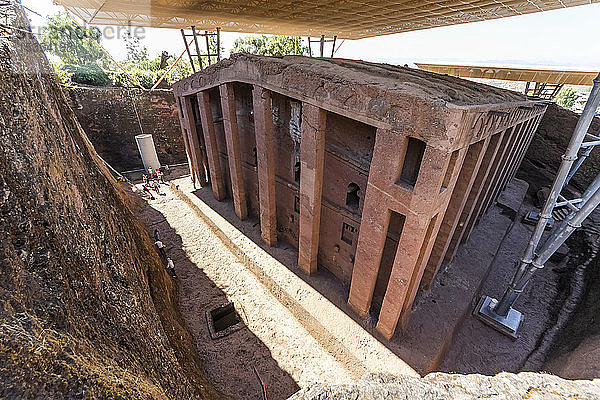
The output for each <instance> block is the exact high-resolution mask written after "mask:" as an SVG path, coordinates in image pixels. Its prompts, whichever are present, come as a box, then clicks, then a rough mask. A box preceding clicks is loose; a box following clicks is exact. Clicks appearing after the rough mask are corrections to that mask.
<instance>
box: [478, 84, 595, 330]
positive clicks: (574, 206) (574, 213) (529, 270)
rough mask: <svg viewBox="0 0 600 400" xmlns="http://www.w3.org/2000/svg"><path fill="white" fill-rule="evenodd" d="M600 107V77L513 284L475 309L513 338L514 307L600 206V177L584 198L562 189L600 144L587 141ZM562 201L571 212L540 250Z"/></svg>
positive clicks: (517, 315) (516, 318)
mask: <svg viewBox="0 0 600 400" xmlns="http://www.w3.org/2000/svg"><path fill="white" fill-rule="evenodd" d="M599 105H600V74H598V76H597V77H596V79H594V86H593V88H592V91H591V93H590V96H589V98H588V100H587V102H586V105H585V108H584V110H583V113H582V114H581V116H580V117H579V120H578V121H577V126H576V127H575V131H574V132H573V136H572V137H571V141H570V142H569V145H568V147H567V150H566V151H565V154H564V155H563V156H562V163H561V165H560V168H559V170H558V173H557V176H556V179H555V180H554V183H553V185H552V189H551V190H550V194H549V196H548V199H547V200H546V203H545V205H544V208H543V209H542V212H541V214H540V219H539V220H538V222H537V225H536V227H535V229H534V231H533V234H532V236H531V239H530V241H529V244H528V246H527V249H526V250H525V253H524V255H523V258H522V259H521V261H520V263H519V267H518V269H517V271H516V273H515V275H514V277H513V279H512V281H511V283H510V284H509V285H508V287H507V288H506V290H505V291H504V294H503V296H502V298H501V299H500V301H497V300H496V299H493V298H491V297H490V296H483V297H482V298H481V299H480V301H479V303H478V305H477V308H476V309H475V313H474V314H475V316H476V317H477V318H478V319H480V320H481V321H483V322H484V323H486V324H488V325H490V326H492V327H493V328H495V329H497V330H499V331H500V332H502V333H504V334H506V335H508V336H511V337H513V338H516V337H517V330H518V328H519V325H520V323H521V319H522V314H521V313H520V312H519V311H517V310H515V309H514V308H513V306H514V304H515V302H516V301H517V299H518V298H519V295H520V294H521V293H523V290H524V289H525V287H526V286H527V283H528V282H529V281H530V280H531V277H532V276H533V275H534V273H535V271H537V270H538V269H542V268H544V264H545V263H546V262H547V261H548V259H549V258H550V256H552V254H554V252H555V251H556V250H557V249H558V248H559V247H560V246H561V245H562V244H563V243H564V242H565V241H566V240H567V239H568V238H569V236H570V235H571V234H572V233H573V231H575V229H577V228H578V227H580V226H581V223H582V222H583V221H584V220H585V219H586V218H587V217H588V216H589V215H590V213H591V212H592V211H593V210H594V209H595V208H596V207H597V206H598V204H599V203H600V190H599V189H600V174H598V176H597V177H596V178H595V179H594V181H593V182H592V184H591V185H590V186H589V187H588V189H587V190H586V191H585V193H584V194H583V196H582V198H581V199H575V200H567V199H566V198H564V197H563V196H561V191H562V189H563V188H564V187H565V186H566V184H567V183H568V181H569V180H570V179H571V177H572V176H573V174H574V173H575V171H576V170H577V169H578V168H579V167H580V166H581V164H582V163H583V161H584V160H585V158H586V157H587V156H588V155H589V151H588V150H589V149H591V148H592V147H593V146H596V145H598V144H600V141H591V142H584V140H585V138H586V137H587V136H591V137H592V138H593V139H596V138H597V137H596V136H594V135H590V134H589V133H588V130H589V127H590V124H591V123H592V120H593V118H594V116H595V115H596V110H597V109H598V106H599ZM582 148H585V149H586V150H585V151H584V153H583V154H582V155H581V156H579V151H580V149H582ZM590 151H591V150H590ZM575 162H577V163H575ZM559 199H560V200H562V203H564V204H566V205H568V206H569V209H570V210H571V211H570V213H569V215H568V216H567V218H565V219H564V220H563V221H562V222H561V223H560V224H558V225H557V226H556V227H555V228H554V230H553V232H552V234H551V235H550V237H549V238H548V239H547V240H546V242H545V243H544V244H543V245H542V246H541V248H539V249H538V246H539V244H540V240H541V238H542V234H543V233H544V229H545V228H546V224H547V223H548V221H549V220H550V218H551V217H552V211H553V210H554V208H555V207H556V205H557V202H558V200H559ZM565 201H566V203H565Z"/></svg>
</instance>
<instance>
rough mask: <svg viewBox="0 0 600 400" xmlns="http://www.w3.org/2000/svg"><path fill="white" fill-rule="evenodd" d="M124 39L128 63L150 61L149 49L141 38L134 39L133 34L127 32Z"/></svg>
mask: <svg viewBox="0 0 600 400" xmlns="http://www.w3.org/2000/svg"><path fill="white" fill-rule="evenodd" d="M123 38H124V40H125V47H126V48H127V61H135V62H139V61H144V60H147V59H148V49H147V48H146V46H144V45H142V43H141V42H140V39H139V38H137V37H134V36H133V35H132V34H131V32H126V33H125V35H124V37H123Z"/></svg>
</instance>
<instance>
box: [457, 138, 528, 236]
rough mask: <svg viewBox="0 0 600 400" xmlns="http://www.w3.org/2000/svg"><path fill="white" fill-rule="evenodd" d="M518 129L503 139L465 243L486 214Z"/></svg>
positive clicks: (470, 221) (466, 228) (478, 200)
mask: <svg viewBox="0 0 600 400" xmlns="http://www.w3.org/2000/svg"><path fill="white" fill-rule="evenodd" d="M517 129H518V127H517V126H513V127H511V128H509V129H508V130H507V132H506V133H504V136H503V137H502V140H501V143H500V145H499V148H498V151H497V153H496V156H495V157H494V161H493V162H492V166H491V169H490V173H489V175H488V177H487V180H486V181H485V184H484V187H483V188H482V193H481V195H480V196H479V198H478V199H477V204H476V205H475V208H474V209H473V214H472V215H471V218H470V219H469V221H468V222H467V224H466V227H465V232H464V234H463V238H462V242H463V243H464V242H466V241H467V240H468V239H469V236H470V235H471V231H472V230H473V228H474V227H475V224H477V221H479V218H480V217H481V215H482V214H483V213H484V212H485V209H484V206H485V204H486V203H487V200H488V198H489V196H491V192H492V191H493V189H494V187H495V182H496V181H497V179H498V176H499V175H500V173H501V171H502V168H503V166H504V162H505V157H506V154H507V152H508V148H509V147H510V143H511V142H512V140H513V139H514V137H515V135H516V131H517Z"/></svg>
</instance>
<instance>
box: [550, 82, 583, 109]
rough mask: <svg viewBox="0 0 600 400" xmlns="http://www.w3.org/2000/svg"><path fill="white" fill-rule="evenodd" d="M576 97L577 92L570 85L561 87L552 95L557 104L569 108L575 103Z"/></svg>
mask: <svg viewBox="0 0 600 400" xmlns="http://www.w3.org/2000/svg"><path fill="white" fill-rule="evenodd" d="M578 97H579V93H577V91H576V90H574V89H573V88H570V87H566V86H563V88H562V89H560V92H558V94H557V95H556V97H554V101H555V102H556V104H558V105H559V106H561V107H564V108H566V109H568V110H570V109H571V107H573V105H574V104H575V101H577V98H578Z"/></svg>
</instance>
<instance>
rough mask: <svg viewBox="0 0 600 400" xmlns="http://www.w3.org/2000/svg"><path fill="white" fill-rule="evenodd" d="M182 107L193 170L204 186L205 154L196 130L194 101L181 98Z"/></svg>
mask: <svg viewBox="0 0 600 400" xmlns="http://www.w3.org/2000/svg"><path fill="white" fill-rule="evenodd" d="M181 103H182V109H183V117H182V118H183V121H182V122H183V130H184V135H186V134H187V142H188V146H189V147H190V152H191V159H192V163H193V164H194V168H193V170H192V171H191V172H192V173H195V176H196V181H197V182H198V184H199V185H200V186H203V185H204V184H205V182H206V175H205V173H204V156H203V154H202V149H201V145H200V140H199V137H198V131H197V130H196V121H195V119H194V111H193V110H192V101H191V99H190V98H189V97H182V98H181Z"/></svg>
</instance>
